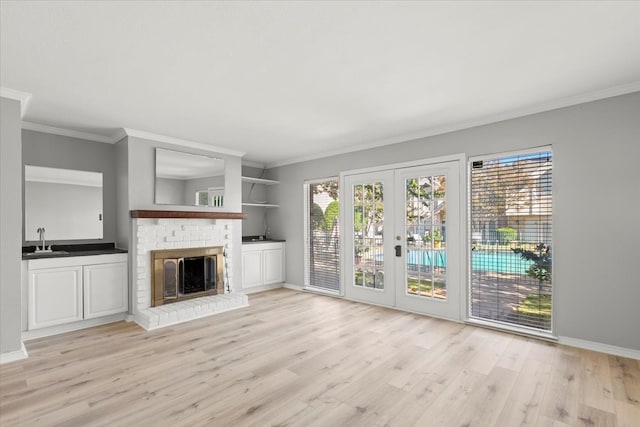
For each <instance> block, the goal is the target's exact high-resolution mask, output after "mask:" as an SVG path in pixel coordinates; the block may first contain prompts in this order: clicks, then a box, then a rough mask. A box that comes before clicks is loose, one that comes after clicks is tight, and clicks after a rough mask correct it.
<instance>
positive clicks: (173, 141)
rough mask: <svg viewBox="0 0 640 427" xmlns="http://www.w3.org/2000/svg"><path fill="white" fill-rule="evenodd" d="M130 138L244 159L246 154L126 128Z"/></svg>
mask: <svg viewBox="0 0 640 427" xmlns="http://www.w3.org/2000/svg"><path fill="white" fill-rule="evenodd" d="M124 131H125V132H126V134H127V135H128V136H132V137H135V138H142V139H149V140H151V141H157V142H165V143H167V144H172V145H177V146H180V147H188V148H196V149H198V150H204V151H210V152H212V153H218V154H227V155H229V156H236V157H243V156H244V155H245V154H246V153H244V152H242V151H237V150H232V149H230V148H225V147H219V146H216V145H211V144H204V143H202V142H195V141H187V140H186V139H180V138H174V137H171V136H165V135H158V134H155V133H151V132H145V131H141V130H136V129H129V128H124Z"/></svg>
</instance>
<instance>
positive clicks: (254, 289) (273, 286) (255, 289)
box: [242, 283, 284, 295]
mask: <svg viewBox="0 0 640 427" xmlns="http://www.w3.org/2000/svg"><path fill="white" fill-rule="evenodd" d="M283 286H284V283H272V284H271V285H262V286H254V287H252V288H243V289H242V293H244V294H247V295H248V294H255V293H256V292H262V291H270V290H271V289H278V288H282V287H283Z"/></svg>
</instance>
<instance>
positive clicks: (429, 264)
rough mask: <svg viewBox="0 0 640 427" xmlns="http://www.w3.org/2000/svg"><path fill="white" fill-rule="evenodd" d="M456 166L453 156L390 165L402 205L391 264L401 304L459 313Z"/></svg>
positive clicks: (440, 312) (446, 313)
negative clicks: (401, 243) (399, 250)
mask: <svg viewBox="0 0 640 427" xmlns="http://www.w3.org/2000/svg"><path fill="white" fill-rule="evenodd" d="M457 171H458V163H457V162H452V163H445V164H438V165H432V166H421V167H417V168H406V169H400V170H397V171H396V188H397V192H398V194H399V195H401V197H400V198H399V199H400V200H399V201H398V204H401V206H402V214H400V215H398V220H397V221H398V223H397V226H396V227H397V228H396V229H397V234H398V237H400V236H403V237H402V238H404V239H406V250H405V253H404V254H403V255H402V256H401V257H399V259H398V260H397V264H399V265H397V268H396V283H397V284H398V289H397V295H396V300H397V305H398V306H399V307H401V308H405V309H408V310H412V311H419V312H425V313H429V314H434V315H439V316H443V317H450V318H456V319H457V318H459V315H460V303H459V296H460V290H459V288H460V287H459V280H457V279H458V278H459V266H460V263H459V259H458V258H457V257H459V248H458V246H459V244H458V241H459V234H458V227H459V212H458V210H459V192H458V188H457V187H458V185H459V178H458V174H457ZM452 215H453V218H454V219H451V218H450V216H452ZM449 224H453V225H451V226H450V225H449ZM452 252H453V253H454V255H453V257H452ZM452 297H453V298H452Z"/></svg>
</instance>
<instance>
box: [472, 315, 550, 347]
mask: <svg viewBox="0 0 640 427" xmlns="http://www.w3.org/2000/svg"><path fill="white" fill-rule="evenodd" d="M465 323H466V324H469V325H473V326H480V327H482V328H487V329H493V330H496V331H501V332H509V333H512V334H516V335H522V336H525V337H532V338H538V339H543V340H546V341H550V342H558V337H557V336H555V335H553V334H552V333H551V332H548V331H541V330H539V329H535V328H527V327H526V326H514V325H513V324H510V323H505V322H500V321H497V320H492V321H487V320H482V319H478V318H475V317H469V318H467V320H466V321H465Z"/></svg>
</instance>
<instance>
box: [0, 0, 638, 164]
mask: <svg viewBox="0 0 640 427" xmlns="http://www.w3.org/2000/svg"><path fill="white" fill-rule="evenodd" d="M0 12H1V16H2V21H1V37H0V43H1V44H0V55H1V56H0V62H1V70H0V77H1V79H0V83H1V86H2V87H4V88H10V89H13V90H18V91H24V92H28V93H31V94H32V95H33V96H32V98H31V101H30V103H29V106H28V109H27V110H26V115H25V116H24V119H23V120H25V121H26V122H32V123H37V124H41V125H47V126H55V127H60V128H65V129H72V130H77V131H81V132H89V133H92V134H98V135H105V136H107V137H112V136H113V135H116V132H117V130H118V129H120V128H130V129H136V130H139V131H144V132H151V133H154V134H159V135H166V136H169V137H173V138H179V139H184V140H188V141H194V142H198V143H205V144H213V145H216V146H220V147H227V148H229V149H233V150H237V151H241V152H246V153H247V155H246V156H245V159H246V160H249V161H253V162H258V163H263V164H267V165H271V166H273V165H278V164H285V163H288V162H291V161H293V160H300V159H306V158H312V157H320V156H323V155H327V154H331V153H339V152H346V151H351V150H354V149H356V148H363V147H370V146H376V145H383V144H388V143H393V142H400V141H403V140H407V139H410V138H415V137H420V136H425V135H430V134H434V133H438V132H442V131H446V130H451V129H456V128H461V127H466V126H471V125H474V124H479V123H487V122H490V121H495V120H500V119H504V118H508V117H515V116H518V115H523V114H526V113H531V112H536V111H541V110H544V109H549V108H555V107H558V106H564V105H570V104H572V103H577V102H581V101H585V100H591V99H598V98H602V97H605V96H610V95H615V94H619V93H627V92H632V91H637V90H640V2H610V1H607V2H575V1H569V2H364V1H358V2H213V1H211V2H192V1H184V2H148V1H141V2H134V1H129V2H113V1H106V2H96V1H90V2H67V1H63V2H56V1H36V2H28V1H20V2H12V1H2V3H1V9H0Z"/></svg>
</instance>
